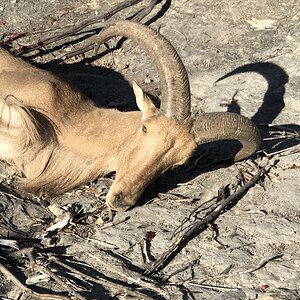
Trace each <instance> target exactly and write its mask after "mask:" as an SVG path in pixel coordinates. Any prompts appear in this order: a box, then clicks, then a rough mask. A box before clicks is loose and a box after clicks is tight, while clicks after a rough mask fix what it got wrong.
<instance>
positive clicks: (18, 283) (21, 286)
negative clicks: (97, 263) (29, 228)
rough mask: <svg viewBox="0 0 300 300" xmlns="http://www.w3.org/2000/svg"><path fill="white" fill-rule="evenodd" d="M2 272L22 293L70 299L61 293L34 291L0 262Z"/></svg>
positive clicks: (49, 298)
mask: <svg viewBox="0 0 300 300" xmlns="http://www.w3.org/2000/svg"><path fill="white" fill-rule="evenodd" d="M0 272H1V273H2V274H3V275H4V276H6V278H7V279H8V280H10V281H12V282H13V283H14V284H15V285H16V286H17V287H18V288H19V289H20V291H22V293H24V294H25V293H26V294H27V295H30V296H33V297H34V298H37V299H46V300H70V298H69V297H65V296H61V295H53V294H40V293H37V292H34V291H33V290H31V289H30V288H28V287H26V286H25V285H24V284H23V283H22V282H21V281H19V279H17V278H16V277H15V276H14V275H13V274H12V273H11V272H10V271H9V270H8V269H7V268H6V267H5V266H4V265H2V264H1V263H0Z"/></svg>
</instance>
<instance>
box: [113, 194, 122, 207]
mask: <svg viewBox="0 0 300 300" xmlns="http://www.w3.org/2000/svg"><path fill="white" fill-rule="evenodd" d="M114 204H115V206H116V207H122V206H124V194H123V193H122V192H121V193H118V194H116V195H115V201H114Z"/></svg>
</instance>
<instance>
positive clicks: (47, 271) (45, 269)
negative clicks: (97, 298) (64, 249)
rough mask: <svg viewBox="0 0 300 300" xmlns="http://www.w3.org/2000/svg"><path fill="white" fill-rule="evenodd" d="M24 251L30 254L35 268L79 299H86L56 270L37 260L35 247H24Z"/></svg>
mask: <svg viewBox="0 0 300 300" xmlns="http://www.w3.org/2000/svg"><path fill="white" fill-rule="evenodd" d="M22 252H23V253H24V254H26V255H27V256H28V259H29V261H30V264H31V267H32V269H33V270H38V271H40V272H41V273H44V274H47V275H48V276H49V277H51V278H52V279H53V280H54V281H55V282H56V283H58V284H59V285H60V286H62V287H63V288H64V289H65V290H66V291H67V292H68V293H69V294H70V295H73V296H75V297H76V299H79V300H86V299H85V298H84V297H82V296H81V295H80V294H78V293H77V292H76V291H75V290H74V289H73V288H72V287H70V286H69V285H68V284H67V283H65V282H64V281H63V280H62V279H60V278H59V277H58V276H57V275H56V274H54V272H52V271H51V270H50V269H49V268H48V267H46V266H44V265H42V264H41V263H39V262H37V261H36V260H35V257H34V253H33V248H26V249H22Z"/></svg>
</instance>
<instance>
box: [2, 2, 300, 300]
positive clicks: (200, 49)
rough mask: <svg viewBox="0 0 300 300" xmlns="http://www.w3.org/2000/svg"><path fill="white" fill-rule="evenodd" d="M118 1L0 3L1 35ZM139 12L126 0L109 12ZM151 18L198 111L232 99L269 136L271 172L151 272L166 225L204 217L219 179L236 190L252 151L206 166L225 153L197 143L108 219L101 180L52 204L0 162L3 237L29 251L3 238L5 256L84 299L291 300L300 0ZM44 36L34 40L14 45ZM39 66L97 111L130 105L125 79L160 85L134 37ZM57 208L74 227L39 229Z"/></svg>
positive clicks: (203, 7)
mask: <svg viewBox="0 0 300 300" xmlns="http://www.w3.org/2000/svg"><path fill="white" fill-rule="evenodd" d="M118 2H120V1H96V0H90V1H84V0H77V1H69V0H61V1H58V0H51V1H46V0H39V1H33V0H11V1H9V0H1V1H0V22H1V24H2V25H1V27H0V33H2V34H4V33H8V32H24V31H27V30H28V31H32V30H43V29H47V28H51V27H56V26H61V27H62V26H64V25H67V24H72V23H76V21H77V20H80V21H81V20H84V19H88V18H91V17H92V16H95V15H96V14H101V13H103V12H104V11H109V10H110V9H111V7H113V6H114V5H115V4H116V3H118ZM145 2H147V1H145ZM138 7H140V6H138ZM135 11H136V8H135V7H133V8H130V9H129V10H125V11H123V12H121V13H119V14H118V15H117V16H116V17H115V18H120V19H122V18H125V17H126V16H129V15H130V14H131V13H132V12H135ZM147 20H148V21H149V23H151V24H150V26H151V27H153V28H155V29H157V30H159V31H160V32H161V34H163V35H164V36H166V37H167V38H168V39H169V40H170V41H171V42H172V43H173V44H174V46H175V47H176V49H177V50H178V52H179V54H180V55H181V57H182V59H183V61H184V63H185V65H186V68H187V70H188V73H189V76H190V82H191V90H192V101H193V103H192V107H193V112H194V113H201V112H203V111H205V112H209V111H221V110H225V109H226V108H224V107H223V106H222V105H221V106H220V104H222V103H230V101H231V99H232V97H233V95H235V98H236V99H238V104H239V106H235V107H234V108H237V109H239V110H240V111H241V113H242V114H243V115H246V116H248V117H250V118H252V119H253V121H255V122H256V123H257V124H258V125H259V126H260V129H261V131H262V133H263V136H264V138H265V140H264V142H263V144H262V148H261V152H264V153H266V154H268V155H269V157H270V161H269V163H268V165H269V166H271V167H270V171H269V173H268V176H265V177H264V180H261V181H260V182H258V184H256V185H255V186H253V187H252V188H251V189H250V190H249V191H248V193H247V194H246V195H244V197H242V198H241V199H240V200H239V201H238V202H237V203H236V204H235V205H232V207H231V208H230V209H227V210H226V212H224V213H223V214H222V215H221V216H220V217H219V218H218V219H217V220H216V221H215V226H210V227H209V228H208V229H207V230H201V231H200V232H199V233H198V234H195V237H194V238H193V239H191V240H190V241H189V242H187V243H186V244H185V245H184V246H183V247H181V248H180V249H178V251H177V252H176V255H174V257H173V258H172V260H170V262H169V263H168V264H167V265H166V266H165V267H164V268H163V270H162V271H160V272H158V273H155V274H154V275H152V277H147V276H143V272H144V270H145V269H146V268H147V267H148V266H149V265H151V263H153V261H155V260H156V259H158V258H159V257H160V256H161V254H162V253H163V252H164V251H165V250H166V249H167V248H168V247H169V246H170V245H171V244H172V243H173V242H174V238H173V239H172V236H173V232H174V231H175V230H178V227H180V226H181V225H182V222H183V221H184V220H186V218H187V217H188V216H190V218H189V220H187V223H185V224H184V226H183V227H185V226H189V224H193V223H194V222H195V221H197V219H199V218H200V217H203V214H204V213H205V211H207V210H208V208H207V207H206V208H205V210H204V207H200V205H201V204H203V203H204V202H205V201H207V200H209V199H211V198H213V197H216V196H217V195H218V191H219V190H220V189H221V187H227V186H229V187H230V188H231V190H232V186H233V185H234V183H236V181H237V179H240V178H241V174H242V175H243V176H246V175H247V174H248V173H247V172H250V173H251V172H252V171H253V169H252V163H251V162H253V161H254V162H259V161H260V159H259V158H256V157H253V158H252V159H251V160H248V161H247V162H241V163H238V164H236V165H228V164H224V163H220V162H219V163H216V161H218V160H220V159H221V158H222V157H223V155H225V153H224V151H223V146H220V145H213V146H211V147H210V148H207V149H208V150H209V154H207V153H206V154H205V155H204V158H203V157H202V156H201V154H202V151H203V149H202V150H201V149H200V150H199V153H198V156H196V157H195V158H193V159H192V160H191V162H190V163H189V164H188V165H187V166H186V167H184V168H181V169H179V170H176V171H174V172H169V173H168V174H165V175H163V176H162V177H161V178H159V179H158V180H157V181H156V183H155V184H154V185H152V186H151V187H149V188H148V189H147V191H146V192H145V194H144V195H143V196H142V199H141V201H140V205H138V206H137V207H135V208H133V209H132V210H130V211H128V212H125V213H122V214H118V215H116V216H115V218H114V221H113V223H106V222H107V215H106V214H105V213H102V214H101V211H102V210H103V201H104V197H105V193H106V192H107V189H108V187H109V185H110V183H111V179H110V178H103V179H99V180H98V181H97V182H94V183H91V184H89V185H88V186H86V187H82V188H80V189H78V190H76V191H73V192H71V193H67V194H65V195H63V196H61V197H58V198H57V199H53V200H52V203H56V206H55V209H53V208H52V212H51V211H50V210H49V208H47V205H48V203H46V202H44V201H43V200H42V199H38V198H34V199H31V198H30V197H29V196H28V195H20V194H17V193H16V192H15V191H14V190H13V187H12V186H13V178H14V175H13V174H12V173H11V170H9V169H8V168H7V166H5V165H4V164H2V165H1V187H0V214H1V220H0V234H1V236H2V238H4V237H7V236H8V235H9V236H10V237H14V238H16V239H18V248H21V249H24V248H25V249H27V250H26V251H27V252H25V253H22V252H20V250H18V251H16V250H15V251H11V249H12V248H11V247H4V248H3V247H2V248H0V251H1V252H0V262H1V264H2V265H4V266H5V267H6V268H7V269H8V270H10V272H11V273H13V274H14V275H15V276H16V277H17V278H18V279H19V280H20V281H21V282H22V283H23V284H25V280H26V278H31V279H32V278H33V277H34V276H36V275H37V274H45V273H46V271H45V269H43V267H47V270H51V271H52V272H53V273H55V274H57V275H58V276H59V277H60V278H63V279H64V281H65V282H67V285H68V287H70V288H71V289H72V291H76V290H77V292H78V293H79V294H80V295H81V297H83V298H84V299H131V298H133V299H265V300H266V299H289V300H294V299H300V291H299V289H300V252H299V246H300V209H299V202H300V185H299V179H300V172H299V168H300V161H299V157H300V152H299V134H300V129H299V128H300V127H299V120H300V99H299V97H300V89H299V86H300V3H299V1H297V0H295V1H292V0H289V1H287V0H285V1H271V0H260V1H256V0H254V1H253V0H251V1H250V0H244V1H238V0H220V1H213V0H206V1H204V0H173V1H171V0H170V1H166V2H164V1H162V3H161V4H159V5H157V6H156V7H155V8H154V10H153V12H152V13H151V15H150V17H147ZM93 34H94V32H91V35H93ZM48 35H50V33H48V32H46V33H40V34H38V35H37V36H30V37H28V38H26V39H24V40H22V43H23V44H26V45H27V44H31V43H32V42H33V41H37V39H39V38H45V37H47V36H48ZM5 37H6V36H5V35H3V36H2V40H3V39H4V38H5ZM20 43H21V42H20ZM84 43H86V39H85V38H82V36H79V37H78V41H76V42H73V43H71V44H69V43H66V44H64V45H63V47H57V48H55V47H54V45H49V46H47V47H46V48H47V50H50V54H47V55H44V56H42V57H41V56H38V57H35V55H33V56H32V57H31V58H32V59H34V60H35V61H36V62H40V63H42V62H45V61H50V60H53V59H54V58H57V57H59V56H60V55H62V54H63V53H68V52H69V51H72V50H73V48H74V47H75V48H76V47H80V46H81V45H84ZM14 46H17V45H16V44H15V45H14ZM53 48H54V49H53ZM52 50H55V51H52ZM87 57H88V54H87ZM44 67H45V66H44ZM47 68H50V69H51V70H52V71H54V72H57V73H60V74H62V75H63V76H65V77H66V78H68V79H69V80H71V81H73V82H74V84H75V85H77V86H78V87H79V88H81V89H82V90H83V91H84V92H85V93H87V94H88V95H89V96H91V97H92V98H94V99H95V100H96V101H99V102H101V104H102V105H104V106H106V107H117V108H118V109H122V110H130V109H134V108H135V106H134V102H133V98H132V94H131V92H130V88H129V85H128V82H127V81H126V80H125V78H127V79H130V78H135V80H137V81H139V82H140V83H141V84H143V86H144V88H145V89H146V90H147V91H149V92H151V93H153V94H157V87H158V84H157V80H158V78H157V76H156V75H155V70H154V69H153V68H152V67H151V62H150V60H149V59H148V58H147V57H146V56H145V54H144V53H143V51H142V50H141V49H139V48H137V47H136V46H135V45H133V44H132V43H130V42H125V43H124V44H123V47H122V49H119V50H116V51H114V52H110V53H108V54H107V55H104V56H103V55H101V56H100V57H99V58H98V59H97V60H94V61H93V62H91V61H89V60H88V59H87V60H83V59H82V57H75V58H72V59H71V60H70V61H68V65H65V64H63V65H57V64H52V65H50V66H49V65H47ZM237 68H238V69H237ZM236 69H237V71H235V72H233V74H231V76H229V77H227V78H224V79H223V80H221V81H219V82H218V83H216V81H217V79H219V78H220V77H222V76H224V75H226V74H228V73H230V72H232V71H233V70H236ZM117 87H118V89H117ZM236 92H238V93H237V94H236ZM270 137H272V139H270ZM267 139H268V140H267ZM0 142H1V141H0ZM207 149H206V150H207ZM271 154H275V155H271ZM199 156H200V160H198V159H197V158H199ZM263 161H264V163H265V159H264V160H263ZM196 163H197V164H196ZM248 175H249V174H248ZM246 177H247V176H246ZM250 177H251V175H250ZM221 190H222V189H221ZM225 190H226V189H225ZM60 207H64V209H65V212H64V213H63V214H62V215H63V217H64V218H65V219H66V216H68V213H70V214H71V216H74V215H75V217H73V219H72V222H71V223H72V224H70V223H68V220H69V219H67V221H66V222H67V223H68V225H67V226H66V227H65V228H63V229H62V230H61V231H59V232H58V233H53V234H48V236H47V235H46V234H45V230H46V228H48V227H49V226H50V225H51V224H54V223H56V222H57V221H54V219H55V217H54V215H53V212H56V211H57V210H59V209H60ZM197 207H200V208H199V209H198V210H197ZM66 211H68V213H66ZM193 211H195V213H194V214H191V213H192V212H193ZM95 220H97V223H98V224H95ZM102 221H103V222H104V223H105V224H104V226H102V225H103V224H101V222H102ZM53 222H54V223H53ZM111 225H112V226H111ZM213 227H214V228H213ZM181 230H184V228H181ZM216 233H218V236H217V238H213V239H212V238H211V237H212V236H213V234H214V236H216ZM1 236H0V238H1ZM29 238H31V240H29ZM35 239H38V240H35ZM0 241H1V240H0ZM0 244H1V243H0ZM28 247H29V248H30V247H34V252H33V255H34V258H35V262H33V261H31V262H30V261H29V260H28V259H27V258H26V257H28V256H29V257H30V255H29V254H28ZM8 250H10V251H8ZM26 253H27V254H26ZM22 257H23V258H22ZM50 258H52V260H55V261H56V262H55V261H52V262H51V263H50V261H49V259H50ZM264 260H265V261H264ZM59 262H60V263H61V262H63V263H65V264H67V266H69V269H68V267H67V266H66V265H65V266H62V265H61V264H59ZM33 267H34V268H33ZM70 267H71V268H72V269H70ZM76 272H77V273H78V272H80V274H77V273H76ZM48 275H49V274H48ZM0 277H1V281H0V298H1V295H2V297H3V298H9V299H19V298H17V296H16V295H18V293H20V292H21V286H20V285H19V286H18V285H16V282H14V283H12V281H11V280H10V277H9V276H8V275H5V274H3V273H2V274H1V273H0ZM93 278H94V281H93ZM95 280H96V281H95ZM27 283H28V282H27ZM28 287H29V288H30V289H32V290H34V291H36V292H39V293H55V294H56V295H64V296H67V295H68V293H67V287H66V285H64V284H62V283H60V282H58V281H57V280H53V279H52V280H50V279H49V277H47V278H46V279H45V280H44V281H41V282H40V283H35V284H34V285H28ZM70 293H71V294H72V292H70ZM27 294H28V293H27ZM19 295H20V294H19ZM73 295H74V294H73ZM74 298H75V297H74ZM77 298H78V297H77ZM22 299H23V298H22ZM27 299H38V297H37V296H32V295H31V296H29V297H28V298H27ZM55 299H61V298H55Z"/></svg>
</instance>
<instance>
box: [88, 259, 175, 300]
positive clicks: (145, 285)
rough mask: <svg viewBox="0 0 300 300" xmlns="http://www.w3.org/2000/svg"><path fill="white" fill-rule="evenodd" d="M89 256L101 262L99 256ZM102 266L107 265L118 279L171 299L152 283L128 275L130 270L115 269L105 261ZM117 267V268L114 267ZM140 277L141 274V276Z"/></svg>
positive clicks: (102, 261)
mask: <svg viewBox="0 0 300 300" xmlns="http://www.w3.org/2000/svg"><path fill="white" fill-rule="evenodd" d="M89 256H91V257H93V258H94V259H96V260H100V259H99V258H98V257H97V256H95V255H93V254H89ZM100 264H101V265H102V267H103V265H105V268H107V269H109V270H110V271H111V272H113V273H115V274H116V275H117V278H123V279H125V280H126V281H127V282H132V283H135V284H137V285H139V286H140V287H142V288H144V289H149V290H152V291H154V292H156V293H157V294H158V295H162V296H164V297H165V298H169V295H168V294H167V293H166V292H165V291H164V290H163V289H162V288H160V287H158V286H156V285H155V284H153V283H151V282H147V281H145V280H143V279H142V278H140V277H139V278H134V277H133V276H132V275H130V274H128V269H125V268H122V270H117V269H116V268H113V266H112V265H111V264H108V263H106V262H105V261H104V260H103V259H101V260H100ZM114 267H115V266H114ZM139 276H140V274H139Z"/></svg>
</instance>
